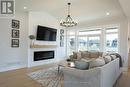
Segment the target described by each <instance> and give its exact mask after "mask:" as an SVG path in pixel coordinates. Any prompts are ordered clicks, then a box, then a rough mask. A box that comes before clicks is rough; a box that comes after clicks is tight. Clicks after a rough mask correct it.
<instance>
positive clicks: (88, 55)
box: [80, 51, 90, 59]
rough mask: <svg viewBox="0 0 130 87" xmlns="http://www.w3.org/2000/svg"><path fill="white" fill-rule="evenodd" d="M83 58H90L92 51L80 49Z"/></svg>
mask: <svg viewBox="0 0 130 87" xmlns="http://www.w3.org/2000/svg"><path fill="white" fill-rule="evenodd" d="M80 52H81V56H82V58H84V59H86V58H90V53H89V52H88V51H80Z"/></svg>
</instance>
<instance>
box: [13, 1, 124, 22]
mask: <svg viewBox="0 0 130 87" xmlns="http://www.w3.org/2000/svg"><path fill="white" fill-rule="evenodd" d="M15 1H16V11H44V12H47V13H49V14H51V15H52V16H54V17H55V18H57V19H58V20H59V21H60V20H61V19H64V18H65V17H66V15H67V3H68V2H71V3H72V5H71V15H72V18H73V19H75V20H77V21H78V22H87V21H93V20H98V19H105V18H106V19H107V18H111V17H121V16H124V12H123V10H122V8H121V6H120V3H119V1H118V0H15ZM122 1H123V0H122ZM24 7H27V9H24ZM106 12H109V13H110V15H109V16H107V15H106Z"/></svg>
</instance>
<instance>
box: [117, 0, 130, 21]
mask: <svg viewBox="0 0 130 87" xmlns="http://www.w3.org/2000/svg"><path fill="white" fill-rule="evenodd" d="M119 2H120V4H121V6H122V8H123V10H124V12H125V14H126V16H127V17H128V18H129V19H130V0H119Z"/></svg>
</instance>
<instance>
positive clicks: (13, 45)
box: [11, 39, 19, 48]
mask: <svg viewBox="0 0 130 87" xmlns="http://www.w3.org/2000/svg"><path fill="white" fill-rule="evenodd" d="M11 47H13V48H14V47H19V39H12V41H11Z"/></svg>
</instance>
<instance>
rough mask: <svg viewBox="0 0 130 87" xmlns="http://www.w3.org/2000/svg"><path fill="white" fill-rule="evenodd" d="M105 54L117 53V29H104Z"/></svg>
mask: <svg viewBox="0 0 130 87" xmlns="http://www.w3.org/2000/svg"><path fill="white" fill-rule="evenodd" d="M105 43H106V44H105V51H106V52H118V29H117V28H112V29H111V28H110V29H109V28H108V29H106V42H105Z"/></svg>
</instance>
